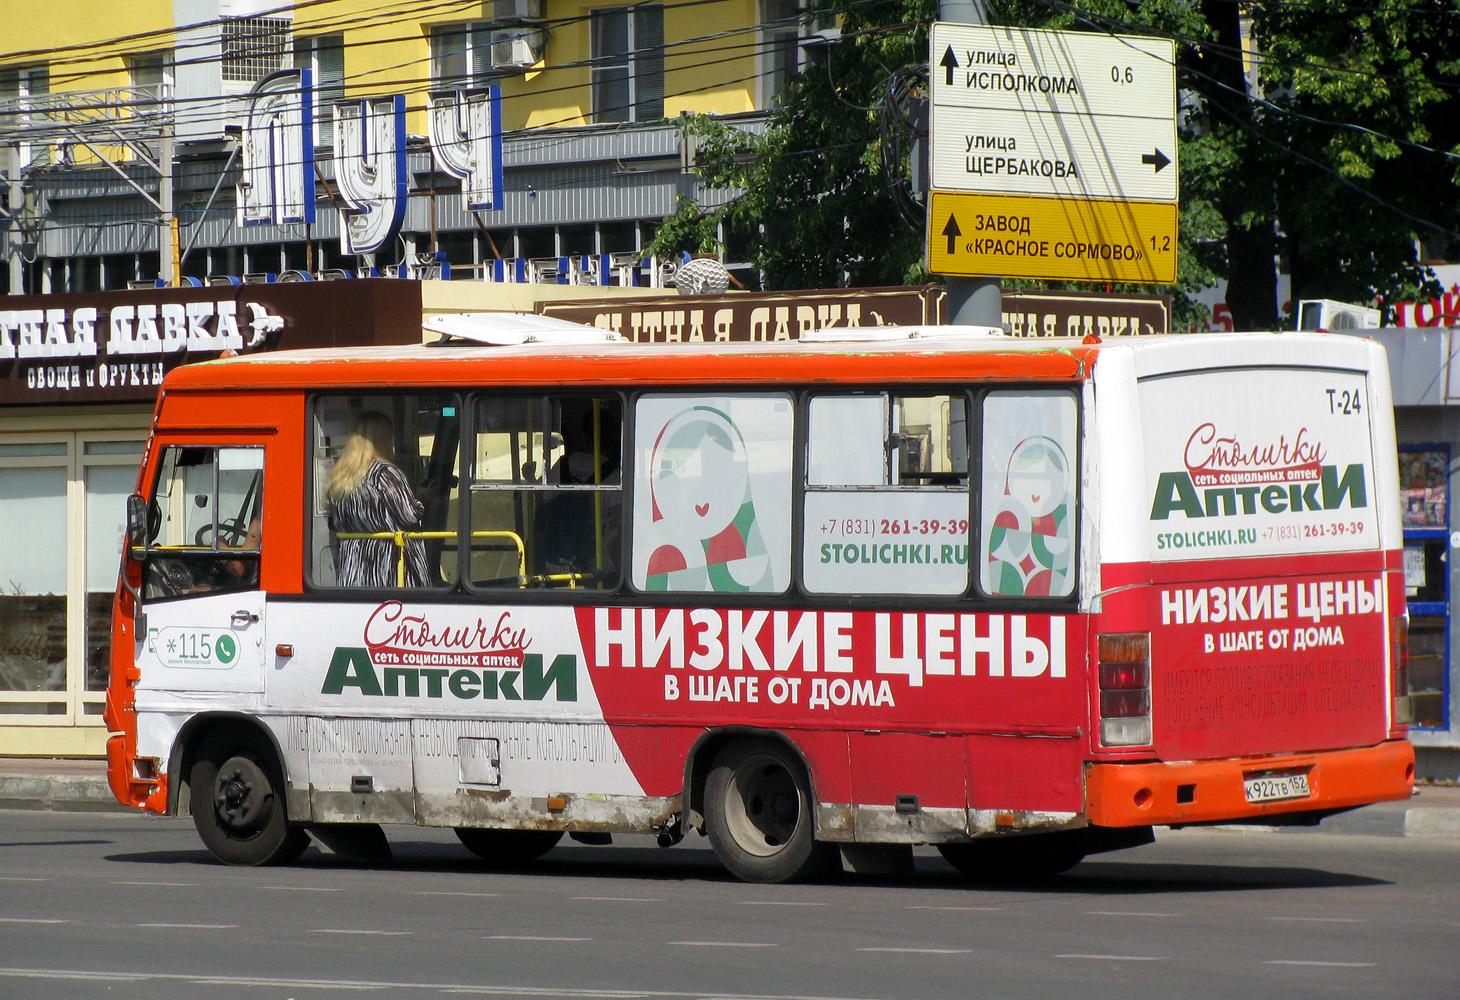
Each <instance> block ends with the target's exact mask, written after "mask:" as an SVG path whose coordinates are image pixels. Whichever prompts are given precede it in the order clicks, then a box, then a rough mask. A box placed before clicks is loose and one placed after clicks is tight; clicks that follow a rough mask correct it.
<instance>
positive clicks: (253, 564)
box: [143, 445, 264, 599]
mask: <svg viewBox="0 0 1460 1000" xmlns="http://www.w3.org/2000/svg"><path fill="white" fill-rule="evenodd" d="M263 491H264V450H263V449H262V448H259V447H201V446H182V445H170V446H168V447H166V448H164V449H163V452H162V460H161V463H160V465H159V472H158V476H157V484H156V488H155V489H154V491H153V493H152V497H151V499H150V502H149V505H148V522H149V523H148V536H149V537H148V541H147V546H146V554H145V560H146V572H145V574H144V577H143V579H144V581H145V587H146V589H145V591H144V596H145V597H147V598H148V599H157V598H169V597H184V596H190V595H197V594H208V593H227V592H233V591H243V590H256V589H258V586H259V558H260V554H261V551H262V546H261V542H262V524H263Z"/></svg>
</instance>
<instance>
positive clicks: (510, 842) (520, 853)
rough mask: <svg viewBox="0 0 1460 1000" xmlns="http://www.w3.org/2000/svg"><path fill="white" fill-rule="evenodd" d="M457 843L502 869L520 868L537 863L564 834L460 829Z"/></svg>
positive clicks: (559, 831) (550, 831)
mask: <svg viewBox="0 0 1460 1000" xmlns="http://www.w3.org/2000/svg"><path fill="white" fill-rule="evenodd" d="M456 839H457V840H459V841H461V843H462V846H463V847H465V848H466V849H467V850H468V851H471V852H472V853H473V854H475V855H476V856H477V857H479V858H481V859H482V860H483V861H487V862H489V863H491V864H492V865H493V866H495V867H498V868H516V867H517V866H518V865H525V864H527V863H528V862H529V861H536V860H537V859H538V858H540V857H542V856H543V855H544V854H546V853H547V852H548V851H551V850H552V849H553V848H554V847H556V846H557V843H558V841H560V840H562V839H563V831H561V830H482V829H479V828H477V827H470V826H458V827H457V828H456Z"/></svg>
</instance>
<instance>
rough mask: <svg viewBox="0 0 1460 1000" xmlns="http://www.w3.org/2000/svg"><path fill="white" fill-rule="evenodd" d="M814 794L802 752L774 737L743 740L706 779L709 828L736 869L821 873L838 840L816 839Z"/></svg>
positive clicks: (771, 876) (772, 876) (790, 876)
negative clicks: (792, 749)
mask: <svg viewBox="0 0 1460 1000" xmlns="http://www.w3.org/2000/svg"><path fill="white" fill-rule="evenodd" d="M814 803H815V800H814V799H813V798H812V796H811V782H810V781H809V780H808V779H807V777H806V770H805V768H804V767H803V766H802V764H801V761H800V759H798V758H797V757H796V755H795V754H794V753H792V752H791V750H790V749H789V748H787V747H786V746H785V744H783V743H780V742H778V741H776V740H772V739H752V740H737V741H735V742H734V743H731V744H730V745H729V746H727V747H725V748H724V749H722V750H721V751H720V752H719V753H718V754H717V755H716V756H715V760H714V762H713V763H712V764H711V765H710V773H709V775H708V776H707V777H706V779H705V810H704V811H705V832H706V833H708V834H709V836H710V845H711V846H712V847H714V849H715V854H716V855H717V856H718V857H719V859H720V863H721V864H723V865H724V866H725V867H726V869H728V870H729V872H730V874H732V875H734V876H735V877H736V878H738V879H741V880H743V881H745V882H790V881H801V880H805V879H810V878H814V877H815V876H817V875H820V874H822V873H823V872H825V871H826V869H827V868H828V867H829V866H830V865H831V862H832V861H833V860H834V859H835V857H836V848H835V847H833V846H832V845H830V844H820V843H817V841H816V838H815V819H814Z"/></svg>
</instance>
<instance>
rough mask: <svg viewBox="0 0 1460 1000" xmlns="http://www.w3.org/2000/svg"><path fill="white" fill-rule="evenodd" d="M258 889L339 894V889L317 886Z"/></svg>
mask: <svg viewBox="0 0 1460 1000" xmlns="http://www.w3.org/2000/svg"><path fill="white" fill-rule="evenodd" d="M258 888H260V889H267V890H270V891H273V892H341V891H343V890H340V889H330V888H326V887H325V886H319V885H261V886H259V887H258Z"/></svg>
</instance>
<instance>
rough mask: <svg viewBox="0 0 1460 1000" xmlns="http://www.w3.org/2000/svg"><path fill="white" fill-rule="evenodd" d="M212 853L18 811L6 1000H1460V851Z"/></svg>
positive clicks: (131, 818) (1329, 842) (0, 970)
mask: <svg viewBox="0 0 1460 1000" xmlns="http://www.w3.org/2000/svg"><path fill="white" fill-rule="evenodd" d="M390 832H391V833H392V834H393V843H394V844H395V847H396V858H395V860H393V861H391V862H389V863H387V864H381V865H374V866H360V865H354V864H350V863H347V862H344V861H342V860H341V859H338V858H335V857H332V856H329V855H325V854H322V853H321V852H319V851H318V850H316V849H311V850H310V851H308V852H306V854H305V855H304V856H303V858H301V859H300V861H299V862H298V863H296V864H295V865H292V866H290V867H288V868H274V869H236V868H227V867H224V866H221V865H219V864H216V863H214V862H213V861H212V860H211V858H210V856H209V855H207V854H206V853H205V852H204V851H203V849H202V847H201V846H200V845H199V843H198V841H197V839H196V837H195V835H194V833H193V830H192V826H191V823H190V822H189V821H187V820H162V819H156V818H151V817H144V816H140V815H129V814H117V813H105V814H91V813H50V812H25V811H0V998H3V1000H31V998H37V1000H39V998H45V1000H61V998H68V997H85V998H93V997H121V998H131V997H138V998H144V997H145V998H149V1000H151V998H165V1000H172V998H179V1000H180V998H190V1000H191V998H196V997H208V998H209V1000H235V998H239V1000H241V998H250V1000H272V998H281V1000H282V998H299V1000H303V998H306V997H308V998H332V997H356V996H361V995H369V996H377V997H382V998H387V1000H395V998H401V997H440V996H530V997H546V998H558V997H566V998H575V1000H596V998H604V1000H628V998H631V997H643V998H646V1000H681V998H684V1000H691V998H726V1000H748V998H752V997H753V998H776V1000H781V998H818V1000H819V998H831V997H837V998H867V1000H870V998H899V1000H901V998H907V1000H922V998H939V997H956V998H965V997H978V998H1004V997H1007V998H1041V997H1050V998H1055V997H1058V998H1061V1000H1065V998H1076V997H1078V998H1086V997H1092V998H1104V997H1112V998H1115V997H1119V998H1121V1000H1137V998H1152V1000H1176V998H1184V997H1194V998H1207V997H1210V998H1239V997H1262V998H1264V1000H1268V998H1284V1000H1287V998H1302V997H1314V998H1322V1000H1335V998H1344V997H1354V998H1364V1000H1371V998H1374V997H1380V996H1392V997H1401V998H1407V1000H1431V998H1433V1000H1441V998H1445V1000H1450V998H1453V997H1455V996H1457V995H1460V949H1457V947H1456V946H1457V944H1460V841H1454V840H1422V839H1413V838H1379V837H1373V838H1371V837H1357V836H1355V837H1331V836H1314V835H1312V834H1302V833H1282V834H1272V833H1234V832H1203V831H1189V830H1188V831H1180V832H1174V833H1164V834H1161V835H1160V836H1159V838H1158V840H1157V842H1156V843H1155V844H1153V845H1150V846H1147V847H1143V848H1139V849H1137V850H1135V851H1128V852H1125V853H1123V854H1112V855H1104V856H1101V857H1098V858H1092V859H1090V860H1088V861H1086V862H1085V863H1084V864H1082V865H1080V866H1079V867H1077V868H1075V869H1073V870H1072V871H1071V872H1070V873H1068V874H1066V875H1064V876H1061V877H1060V878H1057V879H1054V880H1051V881H1049V882H1046V883H1044V884H1041V885H1038V886H1027V887H1016V888H1007V887H1005V888H981V887H977V886H971V885H970V884H969V883H967V882H965V881H962V880H961V879H960V878H959V877H958V876H957V874H956V873H955V872H954V871H953V869H951V868H949V867H948V866H947V865H945V864H944V863H943V862H942V861H941V859H939V858H937V857H936V856H933V855H929V854H925V852H921V851H920V852H919V855H918V864H917V870H916V872H915V873H914V874H913V875H910V876H907V877H903V878H897V879H868V878H858V877H853V876H844V877H843V878H841V879H839V880H837V881H834V882H827V883H821V884H815V885H799V886H752V885H745V884H741V883H738V882H734V881H731V880H730V879H729V878H728V877H727V876H725V875H724V874H723V873H722V872H721V871H720V869H719V868H718V866H717V865H716V864H715V861H714V857H713V855H712V854H711V853H710V852H709V850H708V847H707V842H706V841H704V840H702V839H700V838H699V837H697V836H693V835H692V836H691V838H690V840H689V841H687V842H686V843H685V844H684V845H681V846H680V847H676V848H673V849H671V850H667V851H665V850H659V849H657V848H654V847H652V846H649V843H650V842H649V841H647V840H646V839H640V838H632V839H631V841H630V842H628V843H625V844H623V845H616V846H614V847H585V846H582V845H577V844H568V843H565V844H564V845H563V846H561V847H559V848H557V849H555V850H554V851H552V852H551V853H549V854H548V855H547V856H546V857H545V858H544V859H543V860H542V861H541V862H539V863H538V864H537V865H536V866H534V867H533V869H531V870H530V871H528V872H521V873H513V874H499V873H491V872H486V871H483V870H482V869H481V868H480V867H478V866H477V865H476V864H475V863H474V861H473V858H472V856H471V855H469V854H468V853H467V852H466V851H465V850H464V849H463V848H461V847H460V846H459V845H457V843H456V841H455V838H454V837H453V836H452V835H451V834H450V832H449V831H429V830H411V829H404V830H401V829H392V830H391V831H390Z"/></svg>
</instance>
